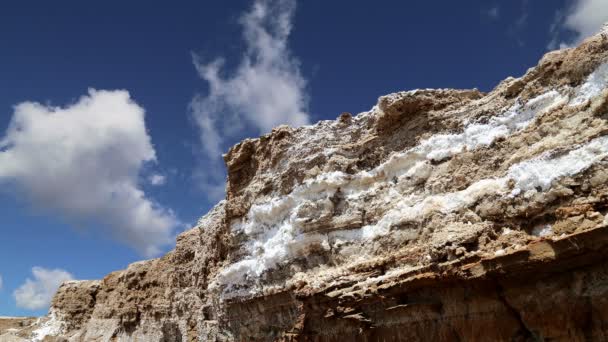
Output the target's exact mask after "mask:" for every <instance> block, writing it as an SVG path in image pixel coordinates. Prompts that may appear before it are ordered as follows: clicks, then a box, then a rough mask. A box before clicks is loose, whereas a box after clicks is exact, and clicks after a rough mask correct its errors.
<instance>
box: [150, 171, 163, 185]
mask: <svg viewBox="0 0 608 342" xmlns="http://www.w3.org/2000/svg"><path fill="white" fill-rule="evenodd" d="M148 181H149V182H150V184H152V185H155V186H160V185H165V183H166V182H167V178H166V177H165V176H163V175H159V174H153V175H150V177H148Z"/></svg>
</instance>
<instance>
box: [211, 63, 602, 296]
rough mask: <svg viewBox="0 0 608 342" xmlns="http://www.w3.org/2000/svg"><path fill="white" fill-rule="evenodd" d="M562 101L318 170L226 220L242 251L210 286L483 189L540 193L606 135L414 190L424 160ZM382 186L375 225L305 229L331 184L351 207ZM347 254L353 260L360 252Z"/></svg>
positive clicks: (254, 275) (588, 158) (480, 142)
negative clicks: (367, 161) (456, 183)
mask: <svg viewBox="0 0 608 342" xmlns="http://www.w3.org/2000/svg"><path fill="white" fill-rule="evenodd" d="M607 65H608V64H604V65H602V66H600V67H599V68H598V69H597V70H596V71H595V72H594V73H592V74H591V75H590V76H589V77H588V79H587V82H586V83H585V84H583V85H582V86H581V87H580V88H579V90H578V92H577V93H576V97H575V98H574V99H573V100H572V101H571V102H570V104H571V105H574V104H576V103H582V102H584V101H586V100H589V99H591V98H593V97H595V96H598V95H599V94H600V93H601V91H602V90H603V89H604V88H605V87H606V85H607V84H608V66H607ZM567 102H568V98H567V97H565V96H563V95H561V94H560V92H558V91H557V90H551V91H549V92H547V93H545V94H542V95H540V96H537V97H536V98H533V99H531V100H530V101H528V102H527V103H525V104H520V103H517V104H516V105H514V106H513V107H512V108H511V109H510V110H508V111H507V112H505V113H504V114H502V115H499V116H496V117H493V118H491V119H490V120H489V121H488V122H487V123H483V124H482V123H473V124H470V125H468V126H466V127H465V129H464V131H463V132H462V133H459V134H437V135H435V136H432V137H430V138H429V139H427V140H424V141H422V142H421V143H420V144H419V145H417V146H415V147H413V148H412V149H409V150H407V151H404V152H400V153H395V154H394V155H393V156H392V157H390V158H389V159H388V160H387V161H386V162H384V163H383V164H381V165H379V166H378V167H376V168H375V169H373V170H370V171H365V172H360V173H358V174H356V175H348V174H345V173H342V172H329V173H324V174H321V175H319V176H317V177H315V178H313V179H308V180H306V181H305V182H304V183H303V184H302V185H300V186H298V187H296V188H295V189H294V190H293V191H292V193H291V194H289V195H286V196H283V197H278V198H273V199H272V200H270V201H268V202H265V203H260V204H255V205H253V206H252V207H251V209H250V211H249V213H248V215H247V216H246V218H245V219H244V220H242V221H239V222H233V223H232V225H231V228H232V230H233V231H234V232H236V233H244V234H245V235H246V237H247V242H246V243H245V249H246V252H247V256H246V257H244V258H243V259H242V260H240V261H237V262H235V263H233V264H232V265H229V266H227V267H226V268H225V269H224V270H223V271H221V272H220V273H219V275H218V276H217V277H216V279H215V281H214V283H213V285H212V286H214V287H222V288H223V298H230V297H235V296H242V295H252V294H255V293H256V291H258V290H259V288H258V289H256V288H255V286H256V284H255V283H256V280H258V279H259V278H260V276H261V275H262V274H263V273H264V272H266V271H268V270H271V269H273V268H275V267H276V266H278V265H280V264H283V263H285V262H287V261H290V260H293V259H294V258H298V257H301V256H304V255H306V254H305V253H306V252H307V251H309V249H310V248H316V249H322V250H329V249H330V248H333V249H334V252H336V251H338V252H340V249H339V248H340V247H341V246H342V245H344V244H349V243H354V242H359V243H365V242H366V241H372V240H373V239H375V238H376V237H379V236H384V235H386V234H387V233H389V230H390V228H391V227H392V226H394V225H396V224H399V223H401V222H408V221H416V220H419V219H421V218H424V217H425V216H427V215H428V214H430V213H445V214H448V213H451V212H455V211H458V210H460V209H463V208H466V207H467V206H470V205H471V204H473V203H475V202H477V201H478V200H479V199H481V198H483V197H485V196H488V195H497V194H498V195H504V196H518V195H520V194H521V193H524V195H525V194H528V195H529V194H530V193H532V192H535V191H538V190H540V191H545V190H547V189H549V188H550V187H551V185H552V183H553V182H554V181H555V180H556V179H558V178H561V177H564V176H570V175H575V174H577V173H580V172H582V171H584V170H585V169H587V168H588V167H590V166H591V165H593V164H594V163H596V162H598V161H599V160H601V159H602V158H605V157H606V156H607V155H608V137H600V138H596V139H594V140H592V141H590V142H588V143H586V144H584V145H582V146H580V147H578V148H576V149H574V150H572V151H570V152H569V153H567V154H565V155H562V156H558V157H552V156H551V154H544V155H541V156H539V157H537V158H534V159H530V160H526V161H523V162H520V163H518V164H515V165H513V166H511V167H510V169H509V170H508V171H507V174H506V175H505V176H504V177H501V178H491V179H483V180H480V181H477V182H476V183H473V184H472V185H470V186H469V187H468V188H466V189H464V190H462V191H457V192H452V193H437V194H435V193H430V194H429V193H424V192H422V193H421V192H420V191H419V190H418V191H417V190H416V189H415V185H416V184H419V183H420V182H423V181H424V180H426V179H427V178H428V177H429V176H430V174H431V172H432V170H433V166H432V165H431V163H430V162H431V161H440V160H443V159H446V158H449V157H451V156H454V155H456V154H458V153H461V152H463V151H466V150H469V151H470V150H474V149H477V148H480V147H484V146H489V145H490V144H492V143H493V142H494V141H495V140H496V139H497V138H500V137H507V136H509V135H512V134H514V133H516V132H518V131H520V130H522V129H524V128H526V127H527V126H528V125H529V124H530V123H532V122H533V120H534V119H535V118H536V117H537V116H539V115H542V114H543V113H546V112H549V111H551V110H553V109H554V108H556V107H558V106H561V105H564V104H566V103H567ZM510 184H514V186H511V185H510ZM386 187H389V188H390V189H389V190H388V191H387V193H385V197H386V208H387V210H386V211H385V213H384V215H383V216H382V217H381V218H380V219H379V220H378V221H377V222H375V223H374V224H369V225H365V226H363V227H361V228H360V229H351V230H346V229H344V230H337V231H333V232H328V233H319V232H306V231H305V229H306V227H307V223H308V222H310V217H311V214H313V213H316V214H317V215H319V213H320V215H321V216H323V215H329V216H331V212H332V208H333V203H332V201H331V200H330V198H331V196H333V195H334V194H335V193H336V192H337V191H338V190H339V191H340V193H341V194H342V196H343V197H344V199H346V200H347V201H348V202H349V203H351V204H352V205H351V206H352V207H357V205H359V206H365V197H366V195H374V194H376V193H378V191H380V189H382V188H386ZM344 253H346V252H344ZM346 256H347V257H348V258H350V260H352V261H353V262H356V261H357V258H365V257H366V256H365V255H362V254H359V255H356V254H353V255H346ZM244 285H247V286H244Z"/></svg>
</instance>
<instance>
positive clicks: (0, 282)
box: [0, 274, 4, 291]
mask: <svg viewBox="0 0 608 342" xmlns="http://www.w3.org/2000/svg"><path fill="white" fill-rule="evenodd" d="M3 287H4V281H3V280H2V275H1V274H0V291H2V288H3Z"/></svg>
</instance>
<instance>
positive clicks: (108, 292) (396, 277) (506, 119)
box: [22, 32, 608, 341]
mask: <svg viewBox="0 0 608 342" xmlns="http://www.w3.org/2000/svg"><path fill="white" fill-rule="evenodd" d="M225 161H226V166H227V170H228V182H227V197H226V199H225V200H224V201H222V202H220V203H219V204H217V205H216V206H215V208H214V209H213V210H211V211H210V212H209V213H208V214H207V215H205V216H204V217H203V218H202V219H201V220H200V221H199V222H198V224H197V226H196V227H195V228H193V229H191V230H189V231H187V232H185V233H183V234H181V235H180V236H179V237H178V239H177V245H176V248H175V250H174V251H172V252H170V253H168V254H167V255H165V256H163V257H161V258H158V259H153V260H148V261H142V262H139V263H135V264H132V265H130V266H129V267H128V268H127V269H126V270H123V271H117V272H114V273H112V274H110V275H108V276H106V277H105V278H104V279H102V280H100V281H83V282H69V283H66V284H64V285H63V286H62V287H61V288H60V289H59V291H58V293H57V295H56V296H55V299H54V300H53V304H52V307H51V310H50V313H49V315H48V316H47V317H45V318H42V319H41V320H39V321H38V322H37V323H36V324H35V325H34V327H32V328H31V329H30V330H28V331H27V334H29V335H27V336H24V335H23V334H25V332H23V333H22V336H23V337H27V338H31V339H38V340H42V339H44V338H46V339H47V340H51V341H52V340H69V341H273V340H285V341H308V340H310V341H346V340H353V341H355V340H360V341H400V340H407V341H417V340H418V341H429V340H433V341H453V340H464V341H484V340H485V341H507V340H508V341H512V340H516V341H527V340H543V339H546V340H550V339H552V340H564V341H583V340H606V339H608V309H607V308H608V306H607V305H606V304H608V263H607V262H606V261H605V260H606V258H605V254H606V251H607V250H608V249H607V247H608V216H607V214H608V168H607V165H608V33H607V32H600V33H599V34H598V35H596V36H594V37H592V38H590V39H588V40H586V41H585V42H584V43H582V44H581V45H580V46H579V47H577V48H572V49H564V50H560V51H555V52H551V53H549V54H547V55H546V56H544V57H543V59H542V60H541V61H540V62H539V64H538V65H537V66H536V67H534V68H531V69H530V70H528V72H527V73H526V74H525V75H524V76H522V77H520V78H517V79H515V78H508V79H506V80H505V81H503V82H501V83H500V84H499V85H498V86H497V87H496V88H495V89H494V90H492V91H491V92H490V93H487V94H484V93H481V92H479V91H477V90H451V89H426V90H414V91H407V92H400V93H395V94H390V95H387V96H383V97H381V98H380V99H379V101H378V103H377V105H376V106H374V107H373V108H372V109H371V110H369V111H368V112H364V113H360V114H358V115H354V116H353V115H350V114H348V113H344V114H342V115H340V116H339V118H338V119H337V120H335V121H322V122H319V123H317V124H315V125H312V126H306V127H300V128H290V127H278V128H276V129H274V130H273V131H272V132H271V133H269V134H267V135H265V136H262V137H260V138H258V139H247V140H245V141H243V142H241V143H239V144H238V145H236V146H234V147H233V148H232V149H231V150H230V151H229V152H228V153H227V154H226V155H225Z"/></svg>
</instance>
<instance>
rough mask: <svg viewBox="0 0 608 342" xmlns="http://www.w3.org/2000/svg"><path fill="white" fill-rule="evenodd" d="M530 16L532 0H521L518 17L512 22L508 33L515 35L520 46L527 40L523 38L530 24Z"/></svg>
mask: <svg viewBox="0 0 608 342" xmlns="http://www.w3.org/2000/svg"><path fill="white" fill-rule="evenodd" d="M529 17H530V2H529V0H521V9H520V13H519V16H518V17H517V19H516V20H515V21H514V22H513V23H511V25H510V26H509V29H508V31H507V33H508V34H509V35H510V36H511V37H513V38H514V39H515V40H516V41H517V44H518V45H519V46H524V45H525V41H524V39H523V36H524V35H523V31H524V30H525V29H526V26H527V25H528V19H529Z"/></svg>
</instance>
